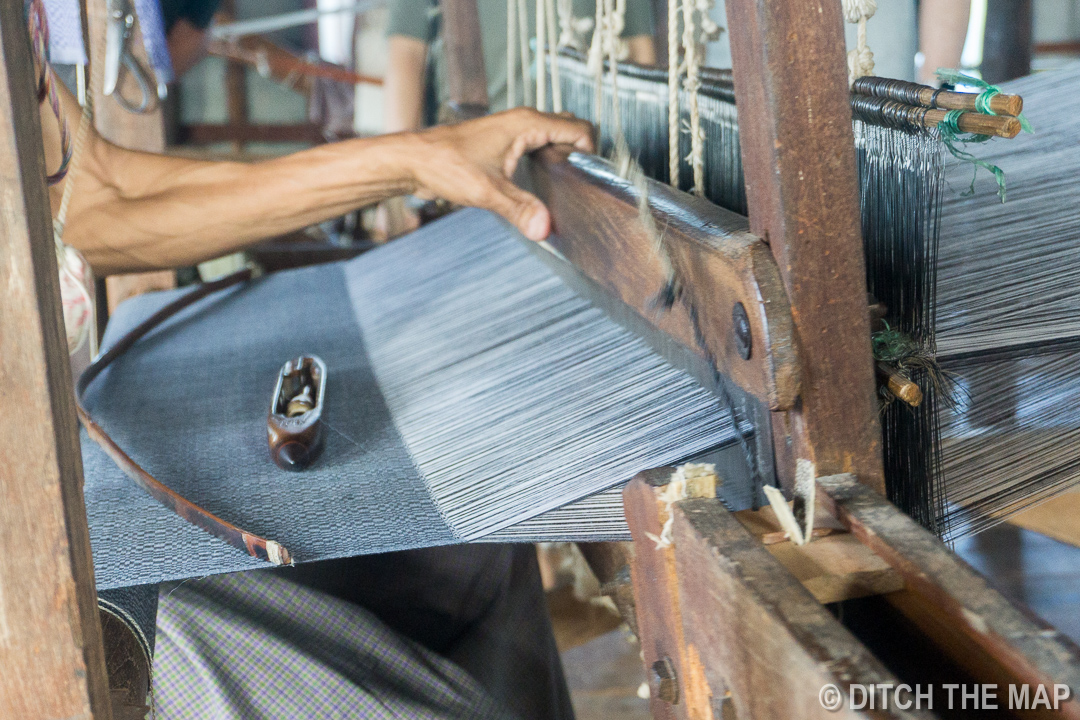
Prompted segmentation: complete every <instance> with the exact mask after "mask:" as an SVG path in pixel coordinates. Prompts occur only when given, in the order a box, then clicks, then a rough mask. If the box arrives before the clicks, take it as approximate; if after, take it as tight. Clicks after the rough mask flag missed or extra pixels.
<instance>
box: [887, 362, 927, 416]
mask: <svg viewBox="0 0 1080 720" xmlns="http://www.w3.org/2000/svg"><path fill="white" fill-rule="evenodd" d="M877 369H878V373H879V374H881V376H882V377H884V378H885V381H886V384H887V386H888V388H889V392H891V393H892V394H893V395H895V396H896V397H898V398H900V399H901V400H903V401H904V402H906V403H907V404H908V405H910V406H911V407H919V405H921V404H922V401H923V393H922V389H921V388H919V386H918V385H917V384H916V383H914V382H913V381H911V380H909V379H908V378H906V377H904V376H903V375H901V374H900V373H898V372H897V371H896V370H894V369H893V368H891V367H889V366H888V365H886V364H885V363H881V362H879V363H878V364H877Z"/></svg>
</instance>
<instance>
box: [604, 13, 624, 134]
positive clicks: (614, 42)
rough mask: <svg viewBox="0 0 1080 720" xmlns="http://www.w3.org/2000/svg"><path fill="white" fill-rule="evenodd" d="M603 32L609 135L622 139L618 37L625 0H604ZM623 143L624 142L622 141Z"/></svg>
mask: <svg viewBox="0 0 1080 720" xmlns="http://www.w3.org/2000/svg"><path fill="white" fill-rule="evenodd" d="M604 14H605V15H606V17H605V18H604V30H605V31H606V34H607V47H608V67H609V68H610V71H611V134H612V135H613V136H614V137H616V138H621V137H622V117H621V115H622V113H620V112H619V57H618V49H619V35H621V34H622V29H623V25H624V23H625V17H626V0H604ZM624 142H625V140H624Z"/></svg>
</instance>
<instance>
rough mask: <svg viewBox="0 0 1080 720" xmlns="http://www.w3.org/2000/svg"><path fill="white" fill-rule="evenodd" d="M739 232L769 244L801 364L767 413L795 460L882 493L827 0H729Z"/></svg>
mask: <svg viewBox="0 0 1080 720" xmlns="http://www.w3.org/2000/svg"><path fill="white" fill-rule="evenodd" d="M727 17H728V27H730V28H733V31H732V32H731V33H730V34H729V35H730V39H731V53H732V65H733V70H734V79H735V99H736V106H737V108H738V113H739V128H740V131H739V142H740V146H741V149H742V159H743V171H744V174H745V177H746V196H747V205H748V207H749V215H750V232H752V233H753V234H754V235H757V236H758V237H760V238H762V239H763V240H764V241H765V242H766V243H768V244H769V247H770V248H771V249H772V253H773V255H774V256H775V257H776V261H777V264H778V265H779V267H780V275H781V277H782V278H783V281H784V286H785V288H786V289H787V296H788V300H789V301H790V303H791V312H792V316H793V317H794V319H795V329H796V337H797V342H798V344H799V353H800V358H801V362H802V377H803V384H802V393H801V398H802V402H801V407H800V408H799V409H797V410H796V411H795V412H791V413H787V414H786V415H784V416H781V417H778V418H776V422H775V423H774V430H773V440H774V444H775V447H776V450H777V464H778V468H779V469H780V471H781V476H782V478H786V479H788V480H790V478H792V477H793V476H794V463H793V461H794V459H795V458H806V459H809V460H812V461H814V462H815V463H816V465H817V468H818V472H819V474H821V475H827V474H832V473H837V472H854V473H856V474H857V475H858V476H859V479H860V481H862V482H865V483H867V484H869V485H870V486H871V487H874V488H875V489H877V490H879V491H882V492H884V475H883V472H884V471H883V467H882V460H881V429H880V426H879V424H878V418H877V404H876V399H875V382H874V367H873V362H872V359H871V353H870V323H869V318H868V316H867V311H866V272H865V268H864V261H863V247H862V239H861V233H860V220H859V217H860V215H859V190H858V183H857V178H856V170H855V142H854V138H853V136H852V130H851V109H850V105H849V102H850V101H849V97H848V87H847V62H846V58H845V53H844V33H843V21H842V18H841V13H840V3H839V2H836V0H830V1H829V2H818V1H813V0H728V2H727Z"/></svg>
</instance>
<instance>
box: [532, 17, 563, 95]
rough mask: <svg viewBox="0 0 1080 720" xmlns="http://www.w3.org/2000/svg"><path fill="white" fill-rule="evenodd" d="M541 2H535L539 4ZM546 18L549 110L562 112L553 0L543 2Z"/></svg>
mask: <svg viewBox="0 0 1080 720" xmlns="http://www.w3.org/2000/svg"><path fill="white" fill-rule="evenodd" d="M540 1H541V0H537V2H540ZM543 2H544V5H545V12H544V14H545V15H546V16H547V37H548V57H549V58H550V61H551V68H550V70H551V109H552V111H553V112H557V113H558V112H562V86H561V85H560V83H559V47H558V45H559V43H558V40H557V38H558V35H557V34H556V31H555V0H543Z"/></svg>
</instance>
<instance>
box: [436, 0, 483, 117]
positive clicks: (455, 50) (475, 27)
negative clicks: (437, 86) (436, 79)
mask: <svg viewBox="0 0 1080 720" xmlns="http://www.w3.org/2000/svg"><path fill="white" fill-rule="evenodd" d="M441 4H442V14H443V35H444V37H443V52H444V53H445V54H446V84H447V86H448V89H449V91H450V108H449V110H450V111H451V113H453V114H454V115H455V116H456V117H454V118H453V119H455V120H468V119H469V118H475V117H480V116H481V115H485V114H486V113H487V111H488V91H487V71H486V70H485V69H484V45H483V36H482V35H481V34H480V13H479V11H478V10H477V8H476V0H442V3H441Z"/></svg>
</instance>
